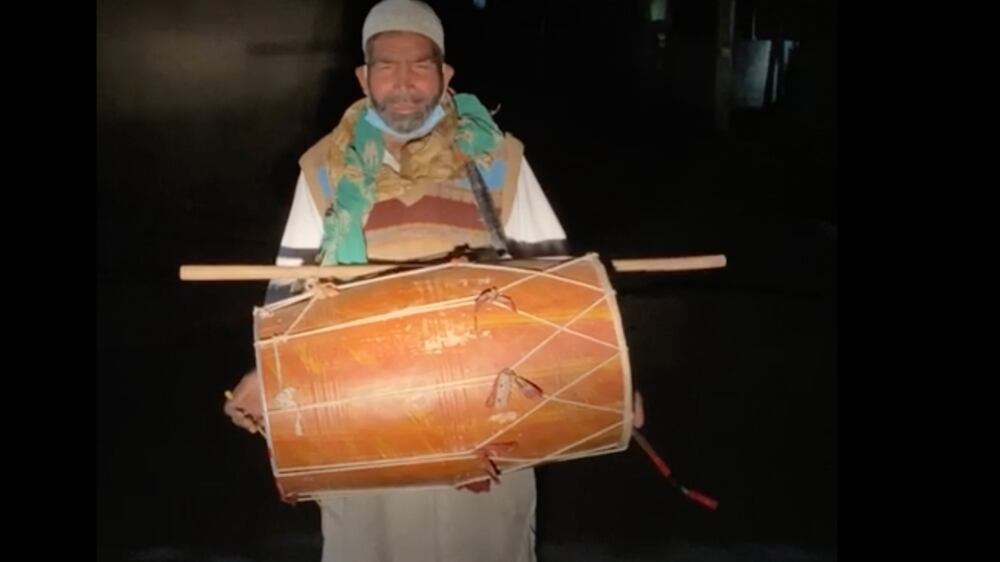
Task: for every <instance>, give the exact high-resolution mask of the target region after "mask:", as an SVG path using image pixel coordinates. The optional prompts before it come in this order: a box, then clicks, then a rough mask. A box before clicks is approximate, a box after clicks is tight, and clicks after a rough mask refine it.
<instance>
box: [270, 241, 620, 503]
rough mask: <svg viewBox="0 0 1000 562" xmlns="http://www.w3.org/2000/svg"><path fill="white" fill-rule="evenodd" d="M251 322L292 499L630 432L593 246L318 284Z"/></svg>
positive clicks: (597, 444) (560, 454)
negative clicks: (568, 253)
mask: <svg viewBox="0 0 1000 562" xmlns="http://www.w3.org/2000/svg"><path fill="white" fill-rule="evenodd" d="M254 317H255V322H254V332H255V348H256V354H257V367H258V371H259V373H260V374H261V392H262V394H263V396H262V398H263V401H264V404H265V415H264V420H265V429H266V435H267V440H268V446H269V448H270V453H271V463H272V468H273V470H274V475H275V478H276V480H277V483H278V487H279V489H280V491H281V493H282V494H283V496H284V497H286V498H287V499H314V497H315V496H314V495H313V494H315V493H316V492H329V491H356V490H369V489H383V488H403V487H436V486H462V485H465V484H470V483H474V482H477V481H481V480H485V479H489V478H493V479H497V478H502V476H501V475H502V474H503V473H505V472H509V471H515V470H521V469H524V468H528V467H533V466H538V465H541V464H546V463H552V462H557V461H565V460H569V459H575V458H581V457H589V456H594V455H601V454H607V453H614V452H618V451H622V450H624V449H626V448H627V446H628V443H629V440H630V438H631V428H632V400H631V398H632V388H631V377H630V371H629V361H628V350H627V348H626V344H625V338H624V334H623V331H622V323H621V317H620V314H619V311H618V306H617V303H616V300H615V294H614V291H613V290H612V287H611V285H610V283H609V281H608V276H607V273H606V271H605V269H604V267H603V266H602V264H601V262H600V261H599V259H598V257H597V256H596V255H594V254H588V255H586V256H583V257H580V258H575V259H559V260H553V259H541V260H526V261H509V262H501V263H491V264H480V263H468V262H452V263H447V264H442V265H436V266H429V267H426V268H422V269H415V270H409V271H405V272H402V273H394V274H389V275H384V276H381V277H376V278H373V279H367V280H363V281H357V282H353V283H349V284H344V285H339V286H337V287H336V288H335V289H334V288H333V287H332V286H323V285H319V286H315V287H312V288H310V289H309V290H307V291H305V292H304V293H302V294H300V295H298V296H296V297H293V298H290V299H288V300H285V301H281V302H277V303H274V304H272V305H270V306H268V307H265V308H259V309H257V310H256V311H255V312H254Z"/></svg>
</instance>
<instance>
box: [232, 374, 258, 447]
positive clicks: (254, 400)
mask: <svg viewBox="0 0 1000 562" xmlns="http://www.w3.org/2000/svg"><path fill="white" fill-rule="evenodd" d="M226 397H227V398H228V400H226V404H225V406H223V408H222V411H223V412H225V413H226V415H227V416H229V417H230V419H232V420H233V423H234V424H236V425H237V426H239V427H242V428H243V429H245V430H247V431H249V432H250V433H256V432H257V431H258V430H259V429H260V428H261V425H262V424H263V421H264V405H263V404H261V401H260V376H259V375H258V374H257V371H250V372H249V373H247V374H246V375H244V376H243V379H242V380H240V383H239V384H237V385H236V388H235V389H234V390H233V391H232V392H227V393H226Z"/></svg>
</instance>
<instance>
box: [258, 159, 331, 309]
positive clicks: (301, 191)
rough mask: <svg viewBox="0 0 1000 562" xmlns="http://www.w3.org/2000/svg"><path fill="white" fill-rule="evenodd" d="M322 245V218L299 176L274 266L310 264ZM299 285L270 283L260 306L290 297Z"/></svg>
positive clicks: (289, 281) (281, 281)
mask: <svg viewBox="0 0 1000 562" xmlns="http://www.w3.org/2000/svg"><path fill="white" fill-rule="evenodd" d="M322 242H323V218H322V217H321V216H320V213H319V210H318V209H317V208H316V204H315V202H313V198H312V195H311V194H310V193H309V184H307V183H306V178H305V176H304V175H303V174H301V173H299V179H298V182H296V184H295V194H294V195H293V196H292V208H291V209H290V210H289V211H288V218H287V219H286V221H285V231H284V233H283V234H282V236H281V247H280V248H278V256H277V258H276V259H275V265H280V266H286V267H296V266H300V265H304V264H305V262H306V260H309V261H310V263H311V262H312V260H313V258H314V257H315V255H316V252H317V251H318V250H319V247H320V245H321V244H322ZM299 285H300V283H298V280H297V279H272V280H271V281H270V282H268V284H267V291H266V293H265V295H264V303H265V304H270V303H273V302H275V301H279V300H282V299H284V298H287V297H290V296H292V295H293V294H294V293H296V292H297V291H298V290H299V289H300V288H301V287H300V286H299Z"/></svg>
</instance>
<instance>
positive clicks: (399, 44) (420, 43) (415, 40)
mask: <svg viewBox="0 0 1000 562" xmlns="http://www.w3.org/2000/svg"><path fill="white" fill-rule="evenodd" d="M370 45H371V46H370V49H371V53H369V54H370V55H371V57H372V58H380V59H381V58H392V59H394V60H399V59H408V60H420V59H426V58H431V57H432V56H434V42H433V41H432V40H431V39H430V38H429V37H427V36H425V35H421V34H420V33H414V32H412V31H386V32H384V33H379V34H378V35H375V36H374V37H372V40H371V44H370Z"/></svg>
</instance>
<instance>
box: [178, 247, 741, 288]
mask: <svg viewBox="0 0 1000 562" xmlns="http://www.w3.org/2000/svg"><path fill="white" fill-rule="evenodd" d="M427 265H428V264H420V263H398V264H386V265H330V266H298V267H295V266H280V265H183V266H181V269H180V278H181V280H183V281H253V280H269V279H308V278H314V279H315V278H333V279H340V280H348V279H354V278H356V277H361V276H364V275H371V274H372V273H379V272H382V271H388V270H390V269H397V268H415V267H427ZM611 265H612V266H613V267H614V268H615V270H616V271H620V272H626V273H627V272H635V271H693V270H699V269H716V268H721V267H726V256H724V255H721V254H720V255H709V256H691V257H685V258H648V259H628V260H611Z"/></svg>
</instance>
